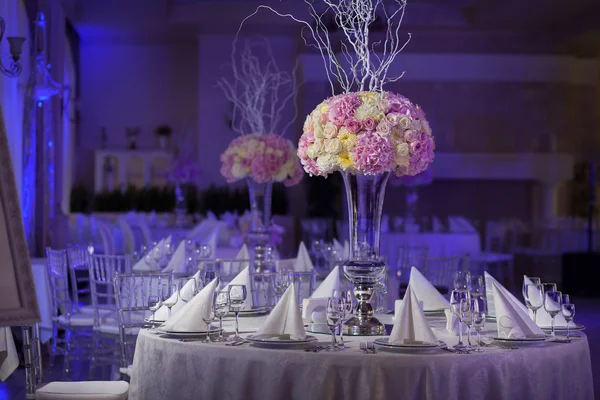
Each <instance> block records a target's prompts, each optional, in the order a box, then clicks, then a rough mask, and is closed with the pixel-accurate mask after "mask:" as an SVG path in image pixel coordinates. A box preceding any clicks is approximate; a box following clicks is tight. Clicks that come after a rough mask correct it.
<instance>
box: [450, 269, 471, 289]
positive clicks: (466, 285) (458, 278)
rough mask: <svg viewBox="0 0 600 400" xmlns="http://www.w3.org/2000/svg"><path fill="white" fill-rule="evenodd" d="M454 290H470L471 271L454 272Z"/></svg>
mask: <svg viewBox="0 0 600 400" xmlns="http://www.w3.org/2000/svg"><path fill="white" fill-rule="evenodd" d="M454 290H471V273H470V272H469V271H455V272H454Z"/></svg>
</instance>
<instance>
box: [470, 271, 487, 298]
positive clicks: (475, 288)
mask: <svg viewBox="0 0 600 400" xmlns="http://www.w3.org/2000/svg"><path fill="white" fill-rule="evenodd" d="M471 295H472V296H475V297H478V296H484V295H485V283H484V279H483V276H481V275H471Z"/></svg>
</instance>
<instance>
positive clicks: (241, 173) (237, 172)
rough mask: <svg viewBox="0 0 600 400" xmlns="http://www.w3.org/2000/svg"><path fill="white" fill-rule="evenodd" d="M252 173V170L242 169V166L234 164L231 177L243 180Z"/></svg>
mask: <svg viewBox="0 0 600 400" xmlns="http://www.w3.org/2000/svg"><path fill="white" fill-rule="evenodd" d="M249 172H250V168H247V167H242V164H237V163H236V164H233V167H232V168H231V175H233V177H234V178H236V179H242V178H244V177H245V176H246V175H248V173H249Z"/></svg>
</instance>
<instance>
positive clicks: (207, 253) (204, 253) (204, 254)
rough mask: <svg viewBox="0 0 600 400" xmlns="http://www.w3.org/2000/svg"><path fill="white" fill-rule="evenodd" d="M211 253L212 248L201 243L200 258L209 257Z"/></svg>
mask: <svg viewBox="0 0 600 400" xmlns="http://www.w3.org/2000/svg"><path fill="white" fill-rule="evenodd" d="M211 254H212V249H211V248H210V246H209V245H207V244H203V245H202V246H200V252H199V256H200V258H202V259H206V258H209V257H210V255H211Z"/></svg>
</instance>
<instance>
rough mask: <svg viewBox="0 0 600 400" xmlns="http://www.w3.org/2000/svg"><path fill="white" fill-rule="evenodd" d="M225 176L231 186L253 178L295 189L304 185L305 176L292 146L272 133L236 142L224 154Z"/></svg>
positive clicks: (222, 165)
mask: <svg viewBox="0 0 600 400" xmlns="http://www.w3.org/2000/svg"><path fill="white" fill-rule="evenodd" d="M221 175H223V176H224V177H225V179H227V182H230V183H231V182H235V181H238V180H240V179H246V178H249V179H252V180H253V181H254V182H256V183H266V182H270V181H271V182H283V183H284V184H285V185H286V186H292V185H295V184H297V183H298V182H300V180H301V179H302V175H303V172H302V167H301V166H300V163H299V162H298V157H297V156H296V148H295V147H294V145H293V144H292V142H291V141H289V140H287V139H284V138H283V137H281V136H279V135H275V134H272V133H268V134H252V135H244V136H240V137H238V138H236V139H234V140H233V141H232V142H231V143H230V144H229V146H228V147H227V149H226V150H225V152H223V154H221Z"/></svg>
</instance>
